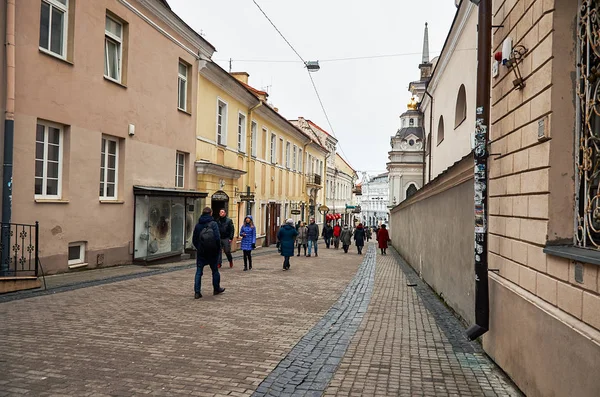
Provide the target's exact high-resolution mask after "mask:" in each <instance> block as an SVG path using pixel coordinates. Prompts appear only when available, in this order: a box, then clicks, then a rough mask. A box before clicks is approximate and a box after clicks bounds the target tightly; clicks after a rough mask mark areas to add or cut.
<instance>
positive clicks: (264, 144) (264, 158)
mask: <svg viewBox="0 0 600 397" xmlns="http://www.w3.org/2000/svg"><path fill="white" fill-rule="evenodd" d="M262 132H263V148H262V152H263V156H262V158H263V160H266V159H267V139H268V138H267V137H268V136H269V131H267V129H266V128H265V127H263V129H262Z"/></svg>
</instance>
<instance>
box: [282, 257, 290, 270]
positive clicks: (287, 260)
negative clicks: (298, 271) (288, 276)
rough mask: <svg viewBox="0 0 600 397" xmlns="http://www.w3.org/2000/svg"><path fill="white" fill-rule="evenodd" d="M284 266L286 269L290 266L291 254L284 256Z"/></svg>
mask: <svg viewBox="0 0 600 397" xmlns="http://www.w3.org/2000/svg"><path fill="white" fill-rule="evenodd" d="M283 268H284V269H289V268H290V257H289V256H284V257H283Z"/></svg>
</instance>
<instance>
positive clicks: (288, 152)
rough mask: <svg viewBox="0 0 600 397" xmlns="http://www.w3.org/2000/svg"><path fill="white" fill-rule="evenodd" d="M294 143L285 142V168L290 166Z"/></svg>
mask: <svg viewBox="0 0 600 397" xmlns="http://www.w3.org/2000/svg"><path fill="white" fill-rule="evenodd" d="M291 147H292V144H291V143H289V142H286V143H285V168H288V169H289V168H290V157H291V150H292V149H291Z"/></svg>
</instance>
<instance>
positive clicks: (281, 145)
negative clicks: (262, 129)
mask: <svg viewBox="0 0 600 397" xmlns="http://www.w3.org/2000/svg"><path fill="white" fill-rule="evenodd" d="M278 159H279V161H278V163H279V165H282V164H283V161H284V160H283V138H279V158H278Z"/></svg>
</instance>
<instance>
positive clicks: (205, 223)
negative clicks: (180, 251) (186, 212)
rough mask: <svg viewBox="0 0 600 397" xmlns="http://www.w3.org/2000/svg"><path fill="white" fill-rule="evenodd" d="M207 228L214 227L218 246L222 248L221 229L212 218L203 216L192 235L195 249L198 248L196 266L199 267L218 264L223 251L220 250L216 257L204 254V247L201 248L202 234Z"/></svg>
mask: <svg viewBox="0 0 600 397" xmlns="http://www.w3.org/2000/svg"><path fill="white" fill-rule="evenodd" d="M211 222H212V223H211ZM205 227H212V229H213V234H214V235H215V240H216V241H217V246H218V247H220V246H221V238H220V236H219V227H218V226H217V223H216V222H214V219H213V217H212V216H210V215H202V216H201V217H200V218H199V219H198V223H197V224H196V227H195V228H194V234H193V235H192V244H194V247H196V250H197V253H196V265H198V266H204V265H210V264H216V263H217V260H218V259H219V253H220V251H221V250H218V251H216V253H215V254H214V255H211V256H208V255H206V254H205V253H203V252H202V247H200V232H201V231H202V230H203V229H204V228H205Z"/></svg>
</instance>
